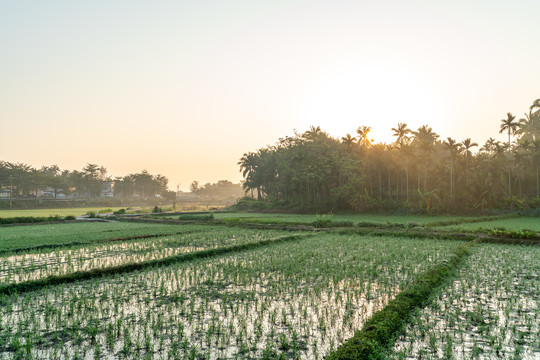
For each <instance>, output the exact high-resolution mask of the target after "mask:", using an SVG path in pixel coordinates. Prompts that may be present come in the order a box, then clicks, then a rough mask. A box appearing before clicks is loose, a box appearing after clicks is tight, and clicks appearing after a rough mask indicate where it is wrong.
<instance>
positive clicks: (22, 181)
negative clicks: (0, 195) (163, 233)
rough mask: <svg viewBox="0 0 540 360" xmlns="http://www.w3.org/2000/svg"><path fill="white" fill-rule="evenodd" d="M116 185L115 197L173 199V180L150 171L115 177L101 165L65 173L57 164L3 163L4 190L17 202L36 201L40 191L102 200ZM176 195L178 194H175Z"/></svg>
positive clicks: (0, 185) (0, 163)
mask: <svg viewBox="0 0 540 360" xmlns="http://www.w3.org/2000/svg"><path fill="white" fill-rule="evenodd" d="M113 182H114V196H115V197H124V198H131V197H133V196H139V197H142V198H148V197H153V196H155V195H158V194H159V195H162V196H165V197H167V196H169V195H170V194H169V193H170V191H169V190H168V188H167V184H168V182H169V180H168V179H167V178H166V177H165V176H163V175H160V174H157V175H152V174H150V173H149V172H148V171H147V170H142V171H141V172H139V173H135V174H128V175H126V176H119V177H115V178H112V177H110V176H108V175H107V169H106V168H105V167H104V166H100V165H97V164H90V163H89V164H86V165H85V166H84V167H83V168H82V169H81V170H80V171H79V170H73V171H70V170H62V169H60V168H59V167H58V166H57V165H51V166H42V167H41V168H35V167H32V166H30V165H28V164H23V163H11V162H8V161H0V189H4V190H5V191H7V190H9V191H10V194H12V197H13V199H15V200H18V199H21V198H29V197H31V198H35V199H36V201H37V199H38V197H37V195H36V194H38V191H39V190H41V191H44V190H47V191H48V192H51V193H52V194H53V198H54V199H55V200H56V198H57V196H58V195H59V194H63V195H74V196H77V197H83V198H94V197H99V196H101V195H102V194H103V192H104V191H107V190H110V184H112V183H113ZM173 194H174V193H173Z"/></svg>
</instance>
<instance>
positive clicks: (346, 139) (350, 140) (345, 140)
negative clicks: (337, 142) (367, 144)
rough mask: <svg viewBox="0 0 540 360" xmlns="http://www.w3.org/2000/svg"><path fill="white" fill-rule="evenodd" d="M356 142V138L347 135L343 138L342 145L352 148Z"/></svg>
mask: <svg viewBox="0 0 540 360" xmlns="http://www.w3.org/2000/svg"><path fill="white" fill-rule="evenodd" d="M355 141H356V138H355V137H353V136H351V134H347V135H346V136H344V137H342V138H341V143H342V144H345V145H347V146H352V145H353V144H354V142H355Z"/></svg>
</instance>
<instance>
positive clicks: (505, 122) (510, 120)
mask: <svg viewBox="0 0 540 360" xmlns="http://www.w3.org/2000/svg"><path fill="white" fill-rule="evenodd" d="M533 105H534V104H533ZM531 107H532V106H531ZM514 120H516V117H515V116H514V115H512V113H507V114H506V119H502V120H501V128H500V130H499V133H500V134H502V133H503V132H505V131H508V196H509V197H511V196H512V169H511V162H510V151H511V147H512V143H511V141H510V140H511V136H512V135H514V134H515V133H516V131H517V129H518V127H519V123H518V122H516V121H514Z"/></svg>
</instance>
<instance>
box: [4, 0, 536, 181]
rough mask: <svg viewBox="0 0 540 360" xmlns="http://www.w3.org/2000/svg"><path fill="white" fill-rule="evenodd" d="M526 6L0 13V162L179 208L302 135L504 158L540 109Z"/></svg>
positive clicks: (34, 9) (319, 5)
mask: <svg viewBox="0 0 540 360" xmlns="http://www.w3.org/2000/svg"><path fill="white" fill-rule="evenodd" d="M539 13H540V1H537V0H512V1H510V0H508V1H497V0H491V1H475V0H469V1H462V0H456V1H427V0H426V1H421V0H380V1H342V0H332V1H317V0H306V1H294V0H286V1H281V0H272V1H253V0H246V1H235V0H231V1H207V0H200V1H178V0H177V1H152V2H151V1H134V0H129V1H127V0H125V1H123V0H117V1H114V2H112V1H100V0H94V1H56V0H51V1H26V0H17V1H11V0H0V126H1V134H2V135H1V136H0V160H5V161H10V162H22V163H27V164H30V165H33V166H36V167H41V166H42V165H52V164H57V165H58V166H60V167H61V168H62V169H70V170H73V169H78V170H80V169H81V168H82V167H83V166H84V165H85V164H86V163H97V164H99V165H103V166H105V167H106V168H107V170H108V172H109V175H111V176H121V175H126V174H128V173H135V172H138V171H141V170H142V169H147V170H148V171H149V172H150V173H152V174H157V173H160V174H163V175H165V176H167V177H168V178H169V180H170V181H169V187H170V188H171V189H176V188H177V186H179V188H180V189H183V190H186V189H187V188H188V187H189V184H190V183H191V182H192V181H193V180H198V181H199V182H200V183H203V184H204V183H207V182H216V181H218V180H221V179H227V180H231V181H234V182H237V181H239V180H241V173H240V171H239V168H238V165H237V163H238V160H239V159H240V157H241V156H242V154H243V153H246V152H249V151H256V150H257V149H259V148H261V147H264V146H266V145H271V144H274V143H275V142H276V141H277V140H278V139H279V138H281V137H285V136H288V135H293V134H294V131H298V132H303V131H305V130H307V129H308V128H309V127H310V125H314V126H321V128H322V129H323V130H325V131H327V132H328V133H330V134H331V135H332V136H335V137H342V136H345V134H346V133H351V134H353V135H354V134H355V131H356V129H357V128H358V127H359V126H362V125H366V126H370V127H371V128H372V137H373V138H374V140H375V141H377V142H386V143H390V142H392V141H393V138H392V132H391V128H392V127H396V125H397V123H400V122H401V123H407V124H408V125H409V127H410V128H411V129H413V130H414V129H417V128H418V127H420V126H422V125H424V124H428V125H430V126H431V127H432V128H433V130H434V131H435V132H437V133H438V134H439V135H440V136H441V138H446V137H452V138H455V139H457V140H459V141H462V140H464V139H465V138H468V137H470V138H472V139H473V140H474V141H476V142H478V143H479V144H483V143H484V142H485V140H486V139H488V138H489V137H494V138H496V139H498V140H501V141H504V140H505V139H506V137H505V136H504V134H499V132H498V130H499V123H500V120H501V119H503V118H505V117H506V113H507V112H512V113H513V114H514V115H517V117H518V118H519V117H521V116H522V115H523V113H524V112H525V111H528V107H529V106H530V105H531V103H532V102H533V100H534V99H537V98H540V67H539V65H540V46H539V45H538V44H540V26H538V20H537V14H539Z"/></svg>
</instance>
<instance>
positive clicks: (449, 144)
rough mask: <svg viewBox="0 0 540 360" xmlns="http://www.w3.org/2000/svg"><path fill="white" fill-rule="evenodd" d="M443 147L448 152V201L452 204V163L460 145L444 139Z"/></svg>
mask: <svg viewBox="0 0 540 360" xmlns="http://www.w3.org/2000/svg"><path fill="white" fill-rule="evenodd" d="M443 146H444V147H445V148H446V149H447V150H448V153H449V154H450V201H451V202H452V203H453V202H454V161H455V159H456V156H457V155H458V154H459V150H460V144H458V143H457V142H456V140H454V139H452V138H450V137H449V138H446V140H445V141H444V142H443Z"/></svg>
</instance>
